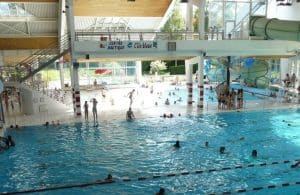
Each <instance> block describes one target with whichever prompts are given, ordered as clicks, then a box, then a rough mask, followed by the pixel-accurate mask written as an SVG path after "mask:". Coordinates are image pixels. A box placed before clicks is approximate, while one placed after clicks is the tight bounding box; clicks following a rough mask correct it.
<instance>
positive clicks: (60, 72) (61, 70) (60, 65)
mask: <svg viewBox="0 0 300 195" xmlns="http://www.w3.org/2000/svg"><path fill="white" fill-rule="evenodd" d="M58 63H59V76H60V88H61V89H64V87H65V79H64V62H63V58H60V60H59V62H58Z"/></svg>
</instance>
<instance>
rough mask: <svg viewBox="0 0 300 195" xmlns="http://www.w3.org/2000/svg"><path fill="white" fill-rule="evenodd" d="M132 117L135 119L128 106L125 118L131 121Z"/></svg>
mask: <svg viewBox="0 0 300 195" xmlns="http://www.w3.org/2000/svg"><path fill="white" fill-rule="evenodd" d="M133 119H135V116H134V114H133V112H132V110H131V107H129V110H128V111H127V112H126V120H128V121H132V120H133Z"/></svg>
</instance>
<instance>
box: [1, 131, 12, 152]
mask: <svg viewBox="0 0 300 195" xmlns="http://www.w3.org/2000/svg"><path fill="white" fill-rule="evenodd" d="M0 142H2V144H0V152H2V151H4V150H7V149H9V148H10V147H11V146H15V145H16V144H15V141H14V140H13V139H12V137H11V135H8V136H7V137H0Z"/></svg>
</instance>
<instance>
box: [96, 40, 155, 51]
mask: <svg viewBox="0 0 300 195" xmlns="http://www.w3.org/2000/svg"><path fill="white" fill-rule="evenodd" d="M99 47H100V48H101V49H107V50H124V49H157V42H156V41H128V42H127V41H126V42H124V41H101V42H100V45H99Z"/></svg>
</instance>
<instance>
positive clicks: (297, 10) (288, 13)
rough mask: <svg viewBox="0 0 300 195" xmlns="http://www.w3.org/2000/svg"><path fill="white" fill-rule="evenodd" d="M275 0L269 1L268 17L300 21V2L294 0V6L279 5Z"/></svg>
mask: <svg viewBox="0 0 300 195" xmlns="http://www.w3.org/2000/svg"><path fill="white" fill-rule="evenodd" d="M277 3H278V2H276V1H275V0H271V1H268V10H267V18H278V19H280V20H293V21H300V2H299V3H297V2H296V0H293V4H292V6H282V5H281V6H278V5H277Z"/></svg>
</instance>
